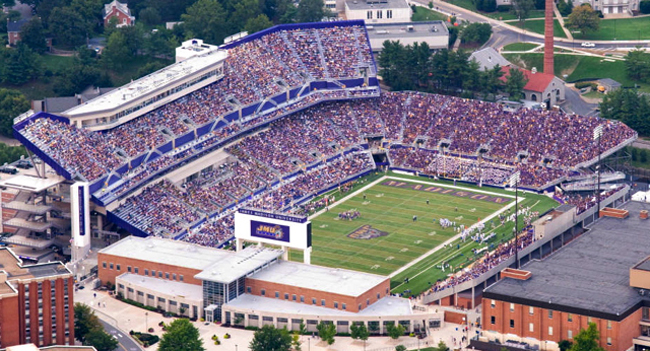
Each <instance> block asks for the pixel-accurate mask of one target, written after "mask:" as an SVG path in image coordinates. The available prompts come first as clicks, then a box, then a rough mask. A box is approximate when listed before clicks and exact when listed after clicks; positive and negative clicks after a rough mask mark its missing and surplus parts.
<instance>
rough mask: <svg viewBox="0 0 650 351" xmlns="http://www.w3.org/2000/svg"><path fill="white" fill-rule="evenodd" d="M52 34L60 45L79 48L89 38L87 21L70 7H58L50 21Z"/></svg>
mask: <svg viewBox="0 0 650 351" xmlns="http://www.w3.org/2000/svg"><path fill="white" fill-rule="evenodd" d="M48 23H49V29H50V33H52V35H53V36H54V40H55V42H56V43H57V44H58V45H63V46H67V47H77V46H79V45H82V44H84V43H85V41H86V38H87V37H88V25H87V22H86V20H85V19H84V18H83V17H82V16H81V15H80V14H79V13H77V12H75V11H74V10H73V9H72V8H70V7H57V8H54V10H52V14H51V15H50V17H49V20H48Z"/></svg>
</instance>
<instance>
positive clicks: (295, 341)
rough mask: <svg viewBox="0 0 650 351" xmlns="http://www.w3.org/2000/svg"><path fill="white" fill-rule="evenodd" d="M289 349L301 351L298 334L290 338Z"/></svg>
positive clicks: (295, 333)
mask: <svg viewBox="0 0 650 351" xmlns="http://www.w3.org/2000/svg"><path fill="white" fill-rule="evenodd" d="M291 347H292V348H293V351H302V347H300V334H298V332H294V333H293V335H292V336H291Z"/></svg>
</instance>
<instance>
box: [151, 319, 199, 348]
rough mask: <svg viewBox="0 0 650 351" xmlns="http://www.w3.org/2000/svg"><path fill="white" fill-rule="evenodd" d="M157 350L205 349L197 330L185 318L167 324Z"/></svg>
mask: <svg viewBox="0 0 650 351" xmlns="http://www.w3.org/2000/svg"><path fill="white" fill-rule="evenodd" d="M158 350H159V351H205V348H204V347H203V340H202V339H201V336H200V335H199V330H198V329H197V328H196V327H195V326H194V325H192V323H190V321H189V320H187V319H185V318H179V319H176V320H174V321H173V322H171V323H170V324H169V325H168V326H167V331H165V334H163V336H162V339H161V340H160V345H159V346H158Z"/></svg>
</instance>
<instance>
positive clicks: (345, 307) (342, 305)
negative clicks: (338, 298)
mask: <svg viewBox="0 0 650 351" xmlns="http://www.w3.org/2000/svg"><path fill="white" fill-rule="evenodd" d="M341 308H342V309H343V310H344V311H345V310H346V309H347V306H346V305H345V303H343V304H341Z"/></svg>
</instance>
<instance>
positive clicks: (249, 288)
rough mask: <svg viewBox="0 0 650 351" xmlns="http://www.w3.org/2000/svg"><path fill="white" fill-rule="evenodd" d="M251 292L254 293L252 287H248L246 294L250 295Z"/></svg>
mask: <svg viewBox="0 0 650 351" xmlns="http://www.w3.org/2000/svg"><path fill="white" fill-rule="evenodd" d="M251 291H252V289H251V287H250V286H247V287H246V292H247V293H249V294H250V293H251Z"/></svg>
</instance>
